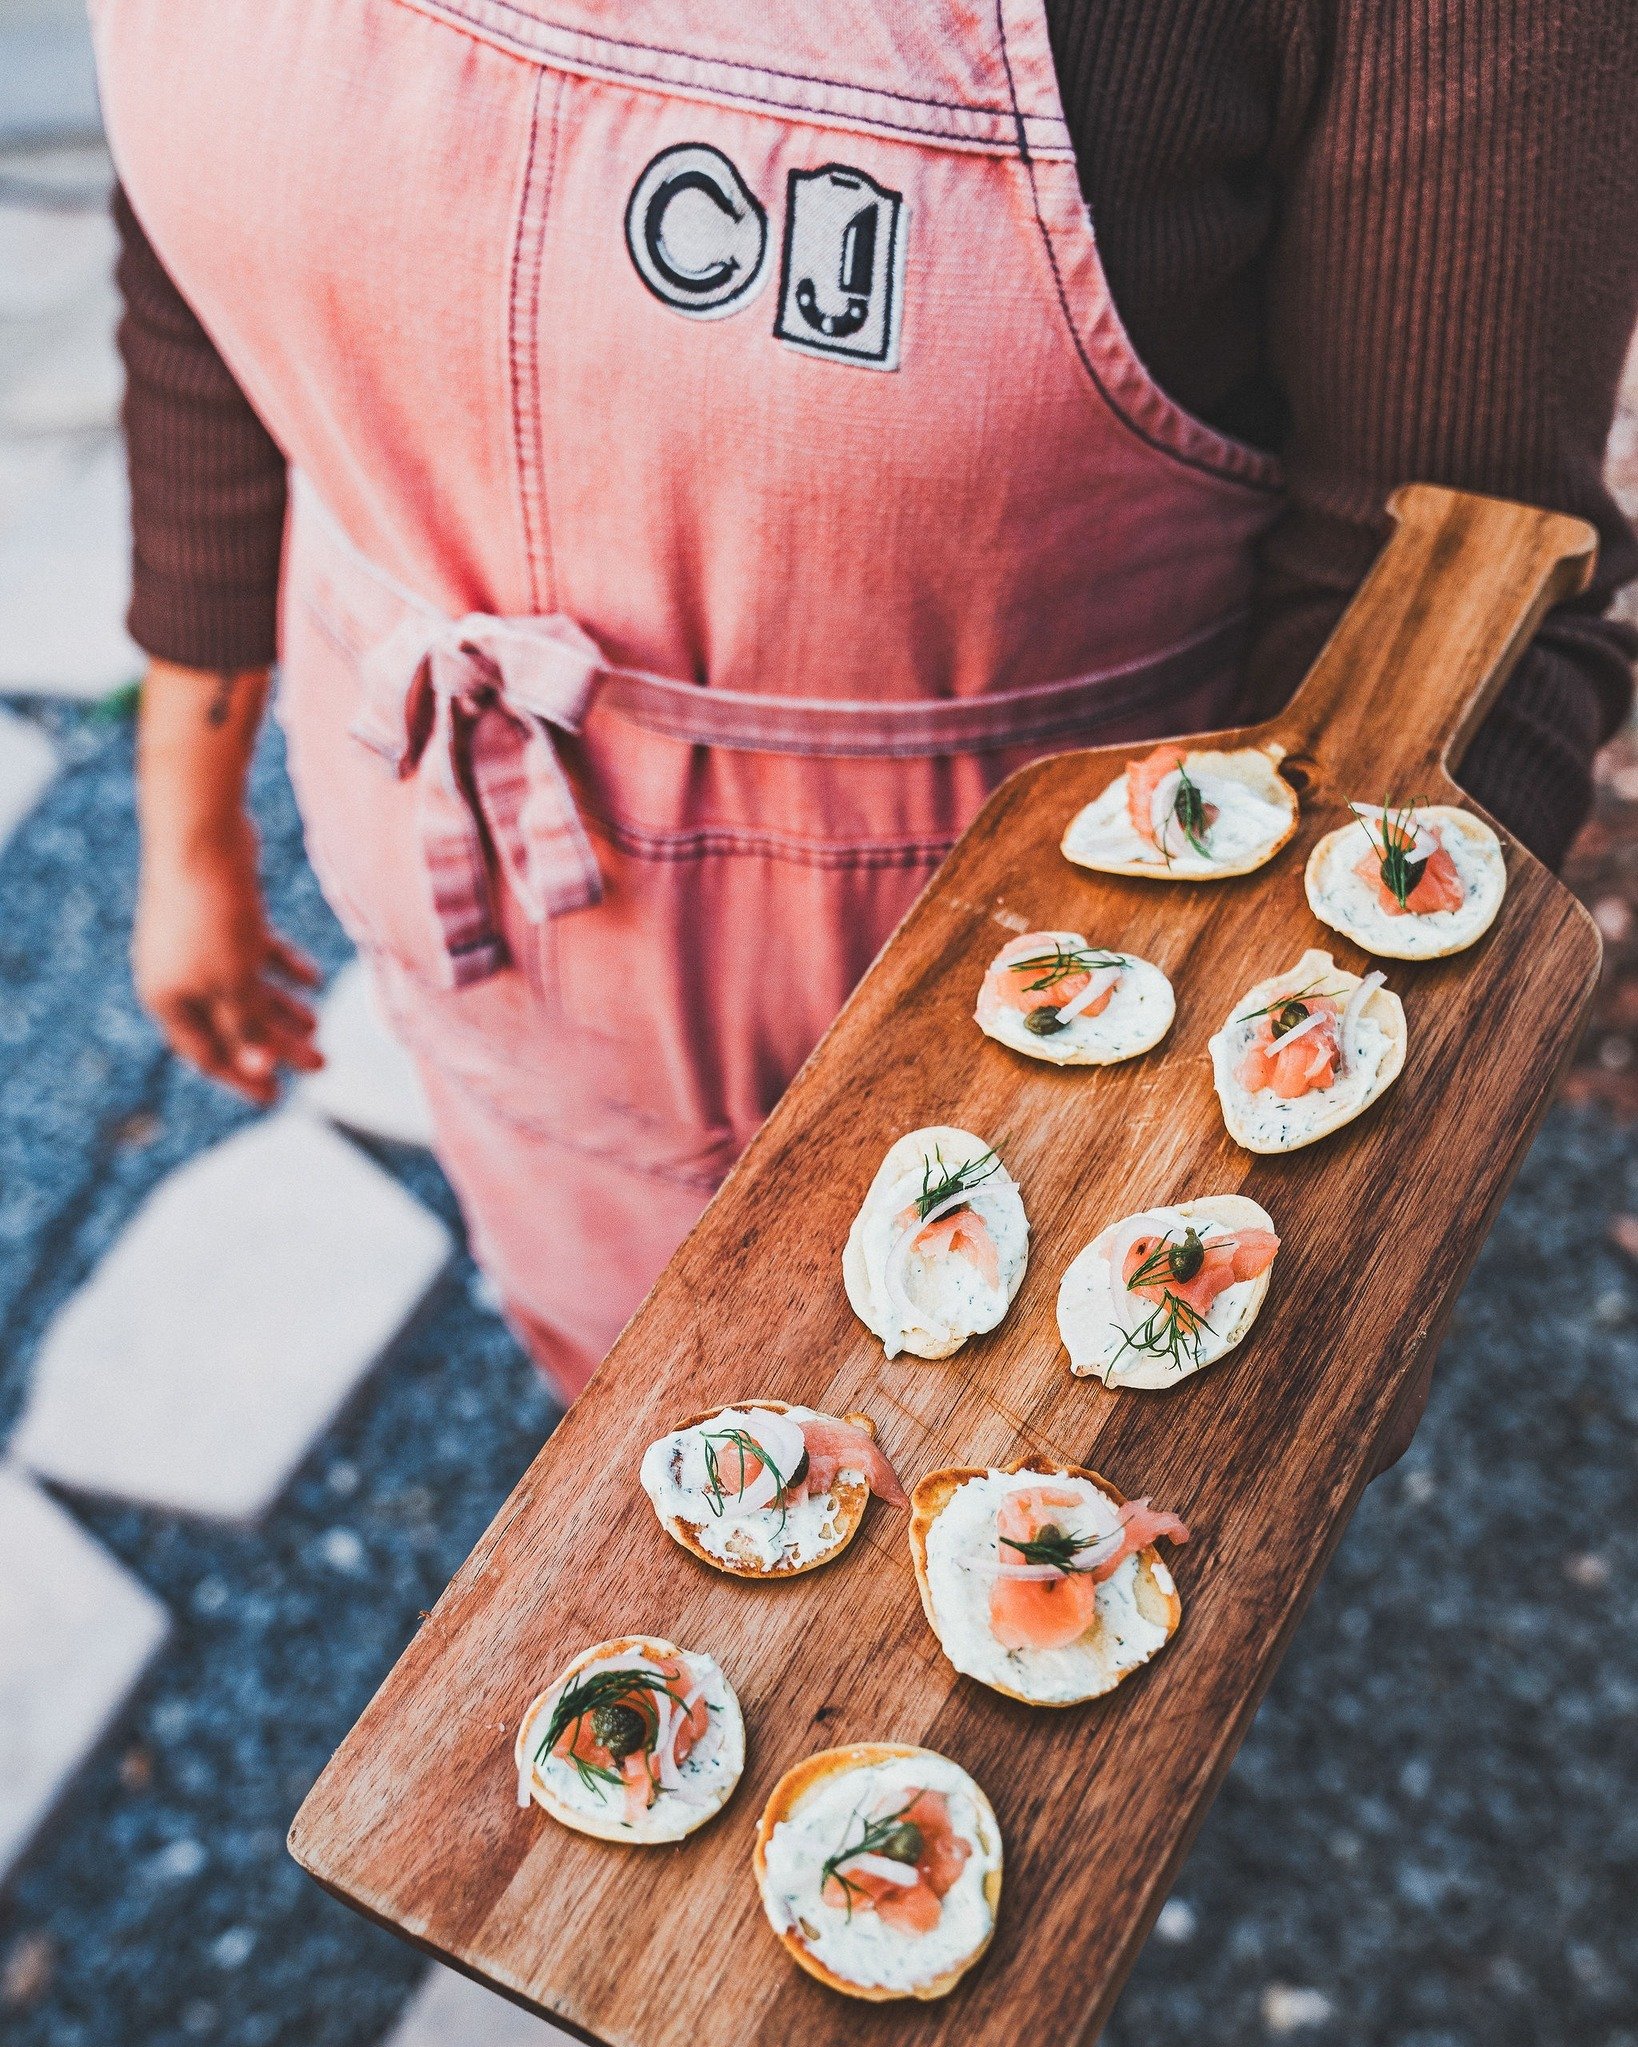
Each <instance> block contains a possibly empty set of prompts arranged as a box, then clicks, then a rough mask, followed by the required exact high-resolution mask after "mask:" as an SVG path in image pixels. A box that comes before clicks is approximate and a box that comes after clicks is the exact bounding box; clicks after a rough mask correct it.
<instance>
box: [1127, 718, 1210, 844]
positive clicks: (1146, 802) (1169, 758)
mask: <svg viewBox="0 0 1638 2047" xmlns="http://www.w3.org/2000/svg"><path fill="white" fill-rule="evenodd" d="M1187 759H1188V754H1187V753H1186V752H1185V750H1184V749H1183V748H1182V747H1181V746H1172V745H1169V744H1168V745H1166V746H1157V747H1156V748H1155V750H1154V752H1153V753H1147V754H1145V755H1144V756H1143V758H1142V760H1135V761H1128V762H1127V763H1126V814H1127V816H1128V817H1129V818H1130V819H1131V821H1132V829H1133V831H1135V832H1136V833H1137V835H1138V837H1139V838H1140V839H1147V840H1148V842H1149V844H1150V845H1151V846H1154V847H1155V848H1157V850H1159V851H1161V852H1164V851H1165V848H1164V847H1163V846H1161V844H1160V840H1159V839H1158V838H1157V837H1156V836H1155V820H1154V807H1155V791H1156V790H1157V789H1158V788H1159V787H1160V785H1161V783H1162V782H1164V781H1165V779H1166V777H1167V776H1168V775H1170V774H1172V773H1173V772H1175V771H1179V770H1181V768H1182V766H1183V763H1184V761H1185V760H1187ZM1216 821H1217V806H1216V804H1215V803H1206V804H1202V805H1201V815H1200V823H1201V824H1204V825H1211V824H1215V823H1216ZM1174 850H1175V848H1174Z"/></svg>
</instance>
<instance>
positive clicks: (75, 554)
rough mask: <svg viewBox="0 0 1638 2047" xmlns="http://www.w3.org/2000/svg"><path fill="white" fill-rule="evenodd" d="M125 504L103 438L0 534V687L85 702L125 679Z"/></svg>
mask: <svg viewBox="0 0 1638 2047" xmlns="http://www.w3.org/2000/svg"><path fill="white" fill-rule="evenodd" d="M129 534H130V511H129V503H128V499H127V495H126V487H125V460H124V456H123V455H122V454H121V452H120V449H119V447H118V446H117V444H115V443H114V442H112V441H110V442H109V443H108V444H107V445H106V446H105V447H102V448H99V449H98V450H97V451H96V452H95V453H94V454H92V455H91V456H90V457H89V458H88V459H87V460H85V461H83V462H80V463H77V464H75V465H74V466H73V467H72V468H71V469H70V470H69V472H68V473H67V474H66V475H65V477H64V478H63V480H62V481H61V482H60V483H59V484H57V485H56V486H54V487H52V488H50V489H48V490H46V491H43V492H42V493H41V494H40V495H39V496H37V497H36V498H35V499H34V500H33V502H32V503H31V505H30V506H29V507H28V515H27V517H26V518H22V519H17V520H13V521H12V523H11V524H10V525H9V526H8V527H7V528H6V530H5V531H4V532H3V533H0V690H14V691H19V692H28V693H30V694H37V695H44V696H64V697H79V698H82V699H94V698H97V697H101V696H106V695H107V693H108V692H109V691H110V690H113V689H118V688H119V687H120V686H121V685H122V684H124V683H127V682H130V681H132V680H133V679H134V678H135V677H136V676H137V674H138V673H139V672H140V670H141V667H142V656H141V655H140V654H139V653H138V651H137V649H136V647H135V646H134V645H133V644H132V642H131V641H130V639H129V638H128V637H127V635H126V631H125V626H124V618H125V607H126V604H127V601H128V599H129V594H130V558H129V557H130V538H129Z"/></svg>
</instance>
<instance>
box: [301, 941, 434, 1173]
mask: <svg viewBox="0 0 1638 2047" xmlns="http://www.w3.org/2000/svg"><path fill="white" fill-rule="evenodd" d="M319 1049H320V1051H322V1052H323V1054H324V1058H325V1066H324V1069H323V1071H322V1072H320V1073H314V1074H310V1075H308V1077H307V1078H306V1079H304V1080H303V1081H302V1082H301V1084H300V1086H299V1087H298V1088H297V1090H296V1095H295V1100H296V1103H297V1105H298V1106H299V1107H301V1108H303V1109H310V1110H312V1111H313V1112H314V1113H315V1114H317V1115H320V1116H327V1117H328V1118H329V1119H330V1121H331V1122H332V1123H340V1124H343V1125H345V1127H346V1128H347V1129H349V1130H361V1131H363V1132H365V1133H366V1135H368V1136H371V1137H385V1138H388V1139H390V1140H391V1141H392V1142H393V1143H395V1144H419V1145H430V1144H431V1143H432V1117H431V1114H430V1112H429V1111H428V1108H427V1099H426V1096H425V1094H423V1092H422V1090H421V1081H420V1077H419V1075H418V1074H417V1073H416V1071H415V1064H414V1061H413V1060H412V1059H411V1058H410V1056H409V1054H408V1053H407V1052H406V1051H405V1050H404V1048H403V1047H402V1046H401V1045H400V1044H399V1042H398V1040H397V1039H396V1038H395V1037H394V1036H393V1035H392V1033H391V1032H390V1031H389V1030H388V1029H387V1026H386V1022H385V1020H384V1019H383V1017H382V1014H381V1008H380V1005H379V1003H378V1002H377V1001H376V998H375V984H374V982H373V981H372V980H371V978H370V970H369V968H368V967H367V966H366V965H365V964H364V962H363V961H362V960H357V959H355V960H351V961H349V962H348V964H347V965H346V966H344V967H343V968H342V970H341V972H340V973H339V974H337V976H336V978H335V980H334V981H332V982H331V984H330V988H329V992H328V993H327V994H326V996H325V998H324V1004H323V1007H322V1009H321V1010H320V1013H319Z"/></svg>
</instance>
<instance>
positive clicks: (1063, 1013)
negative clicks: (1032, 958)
mask: <svg viewBox="0 0 1638 2047" xmlns="http://www.w3.org/2000/svg"><path fill="white" fill-rule="evenodd" d="M1125 971H1126V970H1125V968H1124V967H1095V968H1094V969H1093V971H1092V978H1091V980H1089V981H1088V982H1087V984H1086V986H1085V987H1084V988H1083V989H1082V990H1081V992H1080V994H1079V995H1077V996H1076V997H1075V999H1074V1000H1073V1001H1072V1002H1066V1003H1065V1004H1064V1006H1063V1008H1062V1009H1060V1010H1059V1012H1058V1021H1059V1023H1061V1024H1072V1023H1073V1022H1074V1021H1075V1019H1076V1017H1078V1016H1079V1015H1080V1014H1081V1012H1082V1010H1085V1009H1090V1008H1091V1006H1092V1004H1093V1003H1094V1002H1096V1001H1097V999H1098V997H1099V996H1100V995H1101V994H1102V993H1103V991H1104V990H1105V989H1106V988H1113V987H1115V986H1116V985H1117V984H1118V983H1119V981H1120V977H1121V975H1122V974H1123V973H1124V972H1125Z"/></svg>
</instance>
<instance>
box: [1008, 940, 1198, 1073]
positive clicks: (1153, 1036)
mask: <svg viewBox="0 0 1638 2047" xmlns="http://www.w3.org/2000/svg"><path fill="white" fill-rule="evenodd" d="M1054 953H1068V954H1088V955H1090V956H1092V957H1094V958H1102V957H1104V956H1105V955H1104V952H1103V949H1102V948H1101V947H1094V946H1089V945H1088V944H1087V942H1086V940H1085V939H1084V938H1083V937H1082V936H1081V934H1080V933H1079V932H1078V931H1026V932H1025V933H1024V934H1023V936H1022V937H1020V938H1015V939H1013V940H1012V942H1011V944H1009V945H1004V946H1002V948H1001V950H1000V951H999V952H998V953H997V954H996V956H995V958H994V959H993V960H991V961H990V964H989V967H988V969H987V971H986V972H985V975H984V979H983V982H982V984H981V986H980V988H979V991H978V1006H977V1008H976V1009H975V1010H974V1011H973V1020H974V1021H975V1022H976V1023H977V1025H978V1028H979V1029H980V1030H981V1031H982V1032H983V1033H984V1035H985V1036H986V1037H989V1038H994V1040H995V1041H996V1043H997V1044H998V1045H1005V1046H1006V1047H1007V1049H1008V1050H1009V1051H1012V1052H1022V1053H1023V1054H1024V1055H1025V1056H1026V1057H1027V1058H1030V1059H1044V1060H1045V1061H1046V1062H1047V1064H1048V1065H1050V1066H1114V1065H1116V1064H1118V1062H1119V1061H1121V1060H1122V1059H1135V1058H1137V1056H1138V1055H1139V1053H1141V1052H1147V1051H1150V1050H1151V1049H1152V1048H1153V1047H1154V1046H1156V1045H1158V1044H1159V1043H1160V1041H1161V1039H1162V1038H1163V1037H1165V1035H1166V1033H1167V1032H1168V1031H1169V1030H1170V1029H1171V1027H1172V1017H1173V1015H1174V1014H1175V1013H1176V1009H1177V1003H1176V1000H1175V998H1174V997H1173V994H1172V984H1171V982H1170V981H1168V980H1167V978H1166V976H1165V975H1164V974H1163V973H1162V972H1161V971H1160V969H1159V967H1157V966H1152V965H1151V964H1150V963H1149V961H1148V960H1143V959H1139V958H1138V957H1137V955H1136V954H1135V953H1129V952H1127V953H1117V952H1110V953H1109V954H1108V955H1107V956H1108V957H1109V958H1111V959H1118V960H1119V961H1120V965H1121V973H1120V979H1119V980H1118V981H1117V982H1116V984H1115V988H1114V993H1113V994H1112V995H1111V996H1110V997H1109V1000H1108V1003H1107V1005H1106V1006H1105V1007H1104V1008H1103V1009H1101V1010H1100V1011H1099V1012H1098V1014H1097V1015H1096V1016H1084V1015H1082V1016H1076V1017H1072V1018H1071V1019H1070V1021H1069V1022H1068V1023H1067V1024H1065V1025H1064V1026H1063V1027H1062V1028H1061V1029H1059V1030H1056V1031H1053V1032H1051V1033H1050V1034H1049V1035H1047V1036H1044V1037H1043V1036H1041V1035H1039V1034H1038V1033H1037V1032H1035V1031H1032V1030H1029V1029H1027V1028H1026V1027H1025V1023H1024V1012H1023V1011H1022V1010H1020V1009H1015V1008H1014V1007H1012V1005H1011V1004H1009V1003H1008V1002H1006V1001H1005V1000H1004V999H1003V997H1002V996H1001V995H1000V994H999V993H998V992H997V984H998V982H999V981H1000V980H1001V978H1002V977H1003V976H1008V975H1011V976H1013V977H1015V978H1016V979H1017V980H1018V981H1019V983H1020V985H1027V983H1028V980H1029V978H1030V977H1029V974H1028V973H1027V972H1026V973H1023V974H1019V973H1018V972H1017V970H1016V966H1015V962H1017V961H1020V960H1031V959H1033V958H1035V957H1036V956H1037V955H1044V956H1045V960H1046V966H1044V967H1043V971H1046V970H1047V967H1049V966H1050V962H1051V958H1052V956H1053V955H1054ZM1068 1006H1070V1005H1069V1004H1062V1005H1054V1007H1055V1008H1056V1007H1068Z"/></svg>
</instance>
